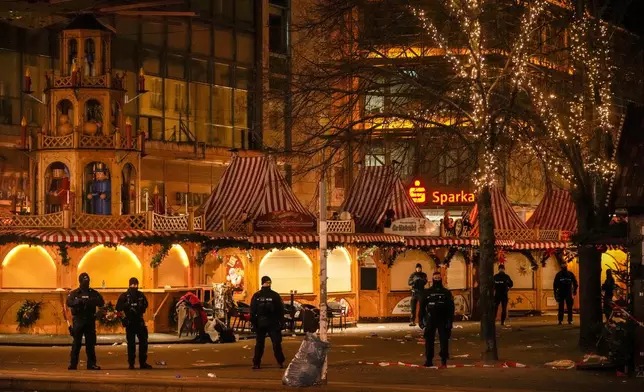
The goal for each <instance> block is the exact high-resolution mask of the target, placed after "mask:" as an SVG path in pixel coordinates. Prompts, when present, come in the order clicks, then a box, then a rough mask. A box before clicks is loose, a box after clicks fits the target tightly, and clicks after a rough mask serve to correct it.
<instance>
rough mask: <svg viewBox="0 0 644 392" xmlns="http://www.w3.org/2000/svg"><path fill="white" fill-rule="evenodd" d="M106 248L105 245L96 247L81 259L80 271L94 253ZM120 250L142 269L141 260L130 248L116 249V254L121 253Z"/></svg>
mask: <svg viewBox="0 0 644 392" xmlns="http://www.w3.org/2000/svg"><path fill="white" fill-rule="evenodd" d="M105 248H106V247H105V246H104V245H99V246H96V247H94V248H92V249H90V250H89V252H87V253H85V256H83V258H82V259H81V261H80V263H78V270H79V271H80V270H81V269H82V266H83V263H84V262H85V261H86V260H87V259H89V258H90V256H92V255H93V254H94V253H96V252H98V251H99V250H102V249H105ZM119 250H120V251H123V252H124V253H125V254H126V255H127V256H128V257H129V258H130V259H131V260H132V261H133V262H134V264H136V266H137V267H138V268H139V269H140V268H141V262H140V261H139V258H138V257H136V255H135V254H134V253H133V252H132V251H131V250H129V249H128V248H126V247H124V246H122V245H119V246H117V247H116V249H114V251H115V252H116V251H119ZM108 262H109V261H108Z"/></svg>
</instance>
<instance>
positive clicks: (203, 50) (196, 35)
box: [190, 22, 212, 56]
mask: <svg viewBox="0 0 644 392" xmlns="http://www.w3.org/2000/svg"><path fill="white" fill-rule="evenodd" d="M211 44H212V31H211V30H210V25H207V24H202V23H195V22H193V23H192V37H191V41H190V48H191V49H190V50H191V51H192V53H197V54H202V55H204V56H210V46H211Z"/></svg>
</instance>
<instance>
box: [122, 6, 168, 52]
mask: <svg viewBox="0 0 644 392" xmlns="http://www.w3.org/2000/svg"><path fill="white" fill-rule="evenodd" d="M159 25H160V23H159ZM114 28H115V29H116V38H117V39H123V40H127V41H138V40H139V23H138V19H137V18H133V17H127V16H119V15H117V16H116V23H115V24H114ZM161 38H163V36H162V35H161ZM114 54H116V53H114Z"/></svg>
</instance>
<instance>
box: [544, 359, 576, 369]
mask: <svg viewBox="0 0 644 392" xmlns="http://www.w3.org/2000/svg"><path fill="white" fill-rule="evenodd" d="M545 366H548V367H551V368H553V369H562V370H569V369H574V368H575V366H576V364H575V362H574V361H571V360H570V359H559V360H557V361H552V362H548V363H546V365H545Z"/></svg>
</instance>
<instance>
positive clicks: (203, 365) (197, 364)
mask: <svg viewBox="0 0 644 392" xmlns="http://www.w3.org/2000/svg"><path fill="white" fill-rule="evenodd" d="M192 366H194V367H209V366H221V363H219V362H211V363H193V364H192Z"/></svg>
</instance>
